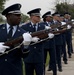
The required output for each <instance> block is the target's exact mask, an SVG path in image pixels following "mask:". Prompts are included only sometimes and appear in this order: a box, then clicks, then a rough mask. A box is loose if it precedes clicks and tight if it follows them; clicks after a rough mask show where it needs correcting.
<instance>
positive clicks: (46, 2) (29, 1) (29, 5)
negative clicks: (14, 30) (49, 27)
mask: <svg viewBox="0 0 74 75" xmlns="http://www.w3.org/2000/svg"><path fill="white" fill-rule="evenodd" d="M55 1H56V0H8V1H7V2H6V4H5V8H7V7H8V6H10V5H12V4H15V3H20V4H21V5H22V7H21V12H22V13H23V14H26V15H27V12H28V11H30V10H32V9H35V8H41V14H42V15H43V14H44V13H45V12H47V11H49V10H50V11H52V13H53V12H54V9H55ZM62 1H65V0H62ZM69 1H72V0H69Z"/></svg>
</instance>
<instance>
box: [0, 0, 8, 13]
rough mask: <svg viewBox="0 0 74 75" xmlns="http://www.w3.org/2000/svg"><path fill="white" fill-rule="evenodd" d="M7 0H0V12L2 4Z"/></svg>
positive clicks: (2, 7)
mask: <svg viewBox="0 0 74 75" xmlns="http://www.w3.org/2000/svg"><path fill="white" fill-rule="evenodd" d="M6 1H8V0H0V12H1V11H2V10H3V9H4V4H5V2H6Z"/></svg>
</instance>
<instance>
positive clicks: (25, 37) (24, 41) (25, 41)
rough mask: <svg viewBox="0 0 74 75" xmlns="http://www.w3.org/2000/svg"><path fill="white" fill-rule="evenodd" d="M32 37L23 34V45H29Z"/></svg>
mask: <svg viewBox="0 0 74 75" xmlns="http://www.w3.org/2000/svg"><path fill="white" fill-rule="evenodd" d="M31 40H32V36H31V35H30V34H29V33H24V34H23V45H29V44H30V43H31Z"/></svg>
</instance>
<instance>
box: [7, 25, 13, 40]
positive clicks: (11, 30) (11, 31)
mask: <svg viewBox="0 0 74 75" xmlns="http://www.w3.org/2000/svg"><path fill="white" fill-rule="evenodd" d="M9 29H10V30H9V33H8V35H7V36H8V39H11V37H12V33H13V26H10V27H9Z"/></svg>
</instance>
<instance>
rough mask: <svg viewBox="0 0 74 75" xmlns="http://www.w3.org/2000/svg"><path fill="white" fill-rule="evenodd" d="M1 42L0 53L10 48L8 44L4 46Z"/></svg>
mask: <svg viewBox="0 0 74 75" xmlns="http://www.w3.org/2000/svg"><path fill="white" fill-rule="evenodd" d="M3 44H4V43H3V42H1V43H0V53H4V52H5V50H6V49H9V48H10V47H9V46H5V45H3Z"/></svg>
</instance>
